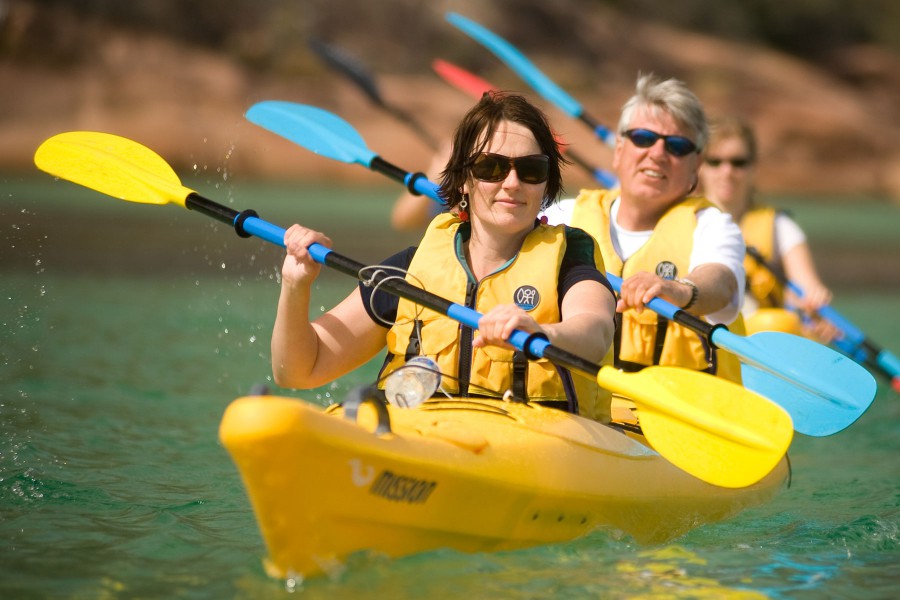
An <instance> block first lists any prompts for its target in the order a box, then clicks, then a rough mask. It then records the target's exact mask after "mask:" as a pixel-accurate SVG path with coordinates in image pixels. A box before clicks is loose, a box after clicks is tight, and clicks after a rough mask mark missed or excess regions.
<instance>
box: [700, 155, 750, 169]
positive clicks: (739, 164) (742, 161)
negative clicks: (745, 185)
mask: <svg viewBox="0 0 900 600" xmlns="http://www.w3.org/2000/svg"><path fill="white" fill-rule="evenodd" d="M705 162H706V164H708V165H709V166H711V167H718V166H719V165H721V164H722V163H728V164H729V165H731V166H732V167H733V168H735V169H743V168H746V167H747V166H748V165H749V164H750V163H751V162H753V161H751V160H750V159H749V158H712V157H709V158H707V159H706V161H705Z"/></svg>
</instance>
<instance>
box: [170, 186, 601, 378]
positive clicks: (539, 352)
mask: <svg viewBox="0 0 900 600" xmlns="http://www.w3.org/2000/svg"><path fill="white" fill-rule="evenodd" d="M186 205H187V206H188V207H189V208H190V209H191V210H197V211H199V212H203V213H205V214H207V215H209V216H212V217H214V218H217V219H219V220H220V221H227V219H228V218H229V217H231V220H232V223H233V224H234V227H235V229H236V230H237V232H238V234H240V235H242V236H247V235H253V236H256V237H258V238H261V239H263V240H265V241H267V242H271V243H272V244H275V245H277V246H281V247H282V248H283V247H284V246H285V243H284V235H285V232H286V230H285V229H283V228H281V227H278V226H277V225H273V224H271V223H268V222H267V221H264V220H262V219H260V218H259V217H257V216H255V215H251V216H248V213H238V212H237V211H235V210H233V209H230V208H228V207H225V206H222V205H220V204H216V203H215V202H213V201H212V200H208V199H206V198H202V197H200V196H198V195H196V194H192V195H191V196H189V197H188V199H187V202H186ZM307 250H308V251H309V255H310V257H312V259H313V260H314V261H316V262H317V263H319V264H322V265H325V266H329V267H332V268H335V269H337V270H339V271H342V272H344V273H347V274H349V275H352V276H354V277H357V278H359V277H360V272H361V271H362V270H363V269H365V265H363V264H362V263H358V262H356V261H353V260H351V259H349V258H347V257H345V256H341V255H340V254H337V253H336V252H334V251H333V250H332V249H331V248H328V247H326V246H323V245H322V244H318V243H316V244H311V245H310V246H309V247H308V248H307ZM376 277H377V275H376ZM376 285H380V286H381V287H382V288H384V289H386V290H388V291H390V292H392V293H395V294H397V295H398V296H401V297H403V298H407V299H408V300H411V301H413V302H417V303H419V304H421V305H422V306H425V307H427V308H430V309H432V310H435V311H438V312H440V313H443V314H445V315H447V316H448V317H450V318H451V319H453V320H455V321H458V322H459V323H462V324H463V325H465V326H467V327H471V328H472V329H478V321H479V320H480V319H481V317H482V315H481V313H479V312H478V311H476V310H474V309H471V308H469V307H467V306H463V305H462V304H456V303H455V302H450V301H449V300H445V299H444V298H441V297H440V296H436V295H434V294H431V293H430V292H426V291H425V290H423V289H421V288H418V287H416V286H414V285H411V284H409V283H407V282H406V281H404V280H399V279H396V278H390V279H382V280H381V281H379V282H376ZM507 341H508V342H509V343H510V344H511V345H512V346H513V347H515V348H516V349H518V350H522V351H523V352H525V353H526V354H527V355H528V356H529V357H532V358H549V359H552V360H554V361H558V362H560V364H562V365H563V366H566V367H568V368H574V369H577V370H580V371H583V372H586V373H588V374H590V375H593V376H596V375H597V373H598V372H599V370H600V367H599V365H596V364H593V363H591V362H590V361H586V360H584V359H582V358H580V357H578V356H575V355H572V354H569V353H567V352H565V351H564V350H560V349H559V348H556V347H554V346H553V345H551V344H550V342H549V341H547V339H546V338H544V337H541V336H536V335H533V334H529V333H527V332H525V331H521V330H518V329H517V330H515V331H513V333H512V335H511V336H510V337H509V340H507Z"/></svg>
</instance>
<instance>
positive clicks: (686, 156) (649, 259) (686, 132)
mask: <svg viewBox="0 0 900 600" xmlns="http://www.w3.org/2000/svg"><path fill="white" fill-rule="evenodd" d="M707 135H708V129H707V124H706V116H705V114H704V111H703V107H702V105H701V103H700V101H699V100H698V99H697V97H696V96H695V95H694V94H693V92H691V91H690V90H689V89H688V88H687V86H685V85H684V84H683V83H682V82H680V81H678V80H675V79H668V80H661V79H659V78H657V77H655V76H653V75H641V76H639V77H638V80H637V86H636V90H635V94H634V95H633V96H632V97H631V98H630V99H629V100H628V101H627V102H626V103H625V105H624V106H623V108H622V114H621V116H620V119H619V124H618V137H617V140H616V147H615V150H614V157H613V169H614V170H615V172H616V175H617V176H618V177H619V181H620V186H621V187H620V189H618V190H584V191H582V192H581V193H580V194H579V196H578V197H577V198H575V199H570V200H564V201H562V202H560V203H559V204H558V205H557V207H555V208H552V209H550V210H548V211H546V216H547V217H548V218H549V222H551V223H567V224H569V225H572V226H575V227H580V228H582V229H584V230H585V231H587V232H589V233H590V234H591V235H593V236H594V237H595V238H596V239H597V241H598V242H599V244H600V249H601V252H602V253H603V260H604V262H605V264H606V268H607V270H608V271H609V272H611V273H614V274H616V275H620V276H621V277H622V279H623V283H622V288H621V291H620V294H619V300H618V304H617V307H616V310H617V312H618V313H620V317H619V318H620V320H621V324H620V327H619V328H618V329H617V332H616V366H618V367H620V368H622V369H625V370H639V369H642V368H644V367H646V366H649V365H654V364H662V365H676V366H682V367H687V368H691V369H696V370H702V371H707V372H710V373H715V374H717V375H720V376H723V377H726V378H728V379H732V380H735V381H740V365H739V363H738V362H737V360H736V359H735V358H734V357H733V356H731V355H729V354H728V353H719V352H718V351H717V350H716V349H715V348H712V347H711V346H710V345H709V344H708V343H707V341H706V340H705V339H703V338H702V337H701V336H699V335H698V334H696V333H694V332H692V331H690V330H688V329H687V328H684V327H682V326H681V325H678V324H677V323H675V322H670V321H668V320H667V319H665V318H663V317H660V316H658V315H656V314H655V313H653V312H651V311H649V310H644V308H645V304H646V303H647V302H649V301H650V300H652V299H653V298H655V297H661V298H663V299H664V300H667V301H669V302H671V303H672V304H674V305H676V306H678V307H681V308H682V309H683V310H686V311H689V312H690V313H693V314H695V315H698V316H705V317H706V318H707V319H708V320H709V321H711V322H714V323H725V324H729V323H731V322H733V321H734V320H735V319H736V318H738V316H739V312H740V308H741V302H742V300H743V295H744V267H743V258H744V243H743V239H742V237H741V232H740V229H739V228H738V227H737V225H735V223H734V222H733V221H732V219H731V217H730V216H729V215H728V214H727V213H724V212H723V211H721V210H719V209H718V208H716V207H715V206H714V205H713V204H711V203H710V202H709V201H707V200H705V199H703V198H700V197H694V196H692V195H691V194H692V192H693V191H694V188H695V187H696V186H697V182H698V170H699V168H700V161H701V152H702V149H703V146H704V144H705V142H706V138H707Z"/></svg>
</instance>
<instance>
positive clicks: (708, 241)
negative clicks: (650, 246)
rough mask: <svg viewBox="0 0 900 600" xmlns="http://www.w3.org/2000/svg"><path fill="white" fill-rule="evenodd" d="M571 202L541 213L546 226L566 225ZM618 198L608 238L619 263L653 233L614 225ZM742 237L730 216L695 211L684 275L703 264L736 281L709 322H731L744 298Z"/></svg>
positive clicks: (744, 279)
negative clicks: (733, 290) (724, 269)
mask: <svg viewBox="0 0 900 600" xmlns="http://www.w3.org/2000/svg"><path fill="white" fill-rule="evenodd" d="M574 208H575V199H574V198H567V199H565V200H560V201H559V202H557V203H556V204H554V205H552V206H550V207H549V208H548V209H547V210H545V211H543V213H542V214H543V215H544V216H546V217H547V221H548V223H549V224H550V225H569V224H571V222H572V212H573V210H574ZM618 214H619V199H618V198H616V200H615V201H613V203H612V207H611V209H610V237H611V238H612V243H613V248H614V249H615V251H616V254H618V255H619V258H621V259H622V260H623V261H624V260H628V258H629V257H631V255H632V254H634V253H635V252H637V251H638V250H639V249H640V248H641V246H643V245H644V244H645V243H647V240H649V239H650V236H651V235H652V234H653V230H648V231H629V230H627V229H623V228H622V227H620V226H619V224H618V223H617V220H618ZM745 251H746V248H745V247H744V236H742V235H741V229H740V227H738V225H737V224H736V223H735V222H734V220H733V219H732V218H731V215H729V214H728V213H726V212H724V211H721V210H719V209H717V208H705V209H703V210H700V211H698V212H697V228H696V229H695V230H694V247H693V250H692V251H691V258H690V265H689V268H688V272H690V271H693V270H694V269H695V268H697V267H698V266H700V265H703V264H706V263H719V264H722V265H725V266H726V267H728V269H729V270H730V271H731V272H732V273H734V277H735V279H736V280H737V291H736V293H735V295H734V296H732V298H731V302H730V303H729V304H728V306H726V307H725V308H723V309H722V310H720V311H718V312H715V313H711V314H709V315H706V318H707V320H708V321H710V322H711V323H724V324H726V325H727V324H729V323H731V322H732V321H734V320H735V319H736V318H737V316H738V312H740V310H741V305H742V304H743V298H744V286H745V284H746V279H747V276H746V273H745V272H744V253H745Z"/></svg>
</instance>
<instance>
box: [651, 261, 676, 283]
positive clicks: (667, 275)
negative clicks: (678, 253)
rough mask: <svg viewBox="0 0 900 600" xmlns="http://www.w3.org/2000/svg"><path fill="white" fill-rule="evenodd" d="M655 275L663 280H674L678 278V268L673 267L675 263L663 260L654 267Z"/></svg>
mask: <svg viewBox="0 0 900 600" xmlns="http://www.w3.org/2000/svg"><path fill="white" fill-rule="evenodd" d="M656 275H657V276H659V277H662V278H663V279H675V278H676V277H678V267H676V266H675V263H670V262H669V261H667V260H664V261H662V262H661V263H659V264H658V265H656Z"/></svg>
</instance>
